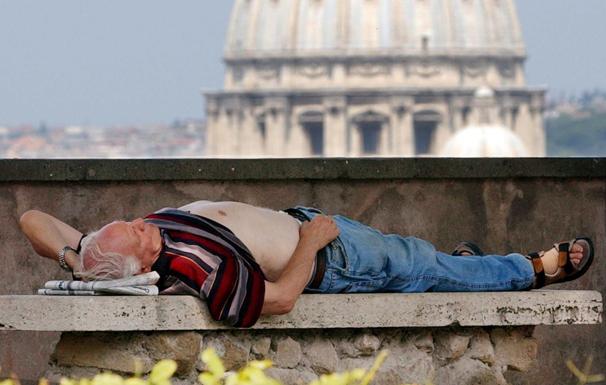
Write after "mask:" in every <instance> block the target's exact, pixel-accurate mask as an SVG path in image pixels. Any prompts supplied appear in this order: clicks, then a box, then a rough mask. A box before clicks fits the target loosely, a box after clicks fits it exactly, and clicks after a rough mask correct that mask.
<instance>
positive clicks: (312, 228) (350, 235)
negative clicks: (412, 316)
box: [20, 201, 593, 326]
mask: <svg viewBox="0 0 606 385" xmlns="http://www.w3.org/2000/svg"><path fill="white" fill-rule="evenodd" d="M20 223H21V228H22V230H23V232H24V233H25V235H26V236H27V237H28V239H29V240H30V242H31V244H32V246H33V248H34V250H35V251H36V252H37V253H38V254H40V255H42V256H44V257H48V258H52V259H55V260H57V261H59V262H60V264H61V265H62V267H64V268H65V269H69V270H72V271H74V272H75V274H76V275H79V276H81V277H83V278H84V279H108V278H120V277H122V276H128V275H133V274H141V273H145V272H149V271H152V270H153V271H157V272H158V273H159V274H160V276H161V279H160V282H159V283H158V286H159V287H160V290H161V293H163V294H177V293H179V294H182V293H186V294H191V295H197V296H200V297H202V298H203V299H205V300H206V301H207V302H208V306H209V310H210V313H211V315H212V316H213V317H214V318H215V319H217V320H220V321H225V322H227V323H229V324H230V325H234V326H251V325H253V324H254V323H255V322H256V320H257V319H258V317H259V316H260V315H261V314H285V313H288V312H290V311H291V310H292V308H293V306H294V305H295V302H296V300H297V298H298V296H299V295H300V294H301V293H302V292H303V291H304V290H305V291H306V292H314V293H335V292H377V291H387V292H422V291H503V290H527V289H530V288H533V287H542V286H543V285H546V284H551V283H557V282H563V281H568V280H571V279H575V278H578V277H579V276H581V275H582V274H584V273H585V272H586V271H587V269H588V268H589V265H590V264H591V262H592V260H593V245H592V243H591V240H589V239H588V238H577V239H574V240H572V241H570V242H566V243H561V244H559V245H556V247H554V248H552V249H550V250H548V251H546V252H545V253H542V252H541V253H540V254H531V255H530V256H522V255H520V254H510V255H507V256H499V255H487V256H451V255H447V254H445V253H441V252H438V251H436V250H435V248H434V247H433V246H432V245H431V244H430V243H428V242H426V241H423V240H421V239H418V238H414V237H403V236H399V235H394V234H389V235H384V234H382V233H380V232H379V231H377V230H375V229H372V228H370V227H368V226H365V225H363V224H361V223H359V222H356V221H353V220H351V219H348V218H346V217H343V216H340V215H335V216H332V217H329V216H325V215H323V214H322V213H321V212H320V211H319V210H317V209H313V208H306V207H296V208H292V209H287V210H286V212H283V211H274V210H270V209H266V208H260V207H255V206H252V205H248V204H245V203H239V202H210V201H197V202H193V203H190V204H188V205H185V206H182V207H180V208H179V209H163V210H160V211H158V212H156V213H154V214H150V215H148V216H147V217H145V218H144V219H143V218H137V219H135V220H133V221H131V222H125V221H115V222H112V223H110V224H108V225H105V226H104V227H103V228H101V229H100V230H99V231H97V232H93V233H90V234H89V235H87V236H86V237H83V234H82V233H81V232H79V231H78V230H76V229H74V228H72V227H71V226H69V225H67V224H65V223H63V222H61V221H60V220H58V219H56V218H54V217H52V216H50V215H48V214H45V213H43V212H40V211H36V210H30V211H28V212H26V213H24V214H23V215H22V217H21V221H20ZM80 247H81V251H80V253H77V252H76V250H79V249H80Z"/></svg>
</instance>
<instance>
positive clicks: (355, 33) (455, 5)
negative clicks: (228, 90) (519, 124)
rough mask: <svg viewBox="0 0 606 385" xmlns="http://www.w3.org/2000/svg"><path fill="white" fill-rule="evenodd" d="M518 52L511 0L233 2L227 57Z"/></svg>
mask: <svg viewBox="0 0 606 385" xmlns="http://www.w3.org/2000/svg"><path fill="white" fill-rule="evenodd" d="M419 53H424V54H435V55H446V54H448V55H459V56H461V55H483V56H486V55H496V56H500V55H504V56H511V55H517V56H524V55H525V47H524V42H523V38H522V33H521V28H520V23H519V20H518V17H517V11H516V9H515V3H514V0H236V1H235V5H234V8H233V11H232V15H231V21H230V26H229V31H228V35H227V41H226V46H225V57H226V59H228V60H229V59H232V60H233V59H238V58H247V59H250V58H259V57H288V58H292V57H306V56H312V57H314V56H320V57H321V56H332V57H334V56H343V55H345V56H360V55H379V56H406V55H415V54H419Z"/></svg>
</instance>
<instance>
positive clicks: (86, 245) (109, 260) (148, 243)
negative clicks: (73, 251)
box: [76, 218, 162, 280]
mask: <svg viewBox="0 0 606 385" xmlns="http://www.w3.org/2000/svg"><path fill="white" fill-rule="evenodd" d="M161 247H162V243H161V239H160V231H159V229H158V228H157V227H156V226H154V225H151V224H148V223H145V222H144V221H143V220H142V219H141V218H138V219H135V220H133V221H132V222H125V221H115V222H112V223H110V224H107V225H105V226H103V227H102V228H101V229H100V230H98V231H95V232H92V233H90V234H89V235H87V236H86V237H85V238H84V239H83V240H82V250H81V252H80V255H81V258H80V262H81V263H80V267H79V268H78V269H77V272H76V275H78V276H80V277H81V278H82V279H85V280H94V279H97V280H99V279H117V278H123V277H128V276H132V275H136V274H142V273H147V272H149V271H151V266H152V265H153V263H154V262H155V260H156V259H157V257H158V255H159V253H160V250H161Z"/></svg>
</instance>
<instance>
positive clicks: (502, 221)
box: [0, 159, 606, 384]
mask: <svg viewBox="0 0 606 385" xmlns="http://www.w3.org/2000/svg"><path fill="white" fill-rule="evenodd" d="M197 199H209V200H238V201H244V202H248V203H251V204H255V205H261V206H266V207H271V208H275V209H280V208H284V207H289V206H292V205H296V204H303V205H310V206H317V207H321V208H323V209H324V210H325V211H326V212H327V213H329V214H332V213H340V214H345V215H348V216H350V217H352V218H354V219H357V220H360V221H362V222H365V223H367V224H370V225H372V226H375V227H377V228H379V229H380V230H382V231H385V232H395V233H401V234H414V235H416V236H419V237H421V238H425V239H428V240H430V241H432V242H433V243H435V244H436V246H437V247H438V248H439V249H442V250H446V251H448V250H450V248H452V246H453V245H454V244H455V243H456V242H457V241H459V240H461V239H469V240H475V241H476V242H478V243H479V244H480V245H481V246H482V247H483V248H484V249H486V250H488V251H494V252H500V253H505V252H509V251H513V250H515V251H521V252H529V251H534V250H539V249H542V248H545V247H546V246H549V245H550V244H551V243H552V242H553V241H556V240H562V239H568V238H570V237H572V236H575V235H588V236H591V237H592V238H593V239H594V240H595V241H596V247H597V255H598V260H597V262H596V264H595V266H594V267H593V268H592V269H591V271H590V272H589V273H588V274H587V275H586V276H584V277H583V278H582V279H579V280H577V281H575V282H571V283H568V284H564V285H561V287H562V288H570V289H573V288H574V289H595V290H600V291H601V292H602V294H605V293H606V283H605V282H606V264H604V263H603V261H602V259H600V258H602V257H604V255H606V252H605V251H606V243H605V242H604V239H606V161H605V160H604V159H561V160H557V159H520V160H515V159H513V160H499V159H492V160H460V159H459V160H453V159H387V160H372V159H366V160H340V159H334V160H257V161H250V160H242V161H233V160H213V161H211V160H166V161H159V160H157V161H152V160H133V161H95V160H82V161H67V160H66V161H8V160H6V161H5V160H0V213H1V214H2V215H1V216H0V228H2V232H1V233H0V237H1V238H2V242H3V250H4V254H3V257H2V259H0V278H1V279H0V294H31V293H33V292H34V290H35V289H36V288H38V287H39V286H40V285H41V284H42V283H43V282H44V281H46V280H48V279H51V278H67V276H66V275H65V274H64V273H63V272H62V271H61V270H60V269H59V267H58V266H56V264H55V263H52V262H51V261H47V260H43V259H41V258H38V257H36V256H34V252H33V250H32V249H31V247H30V246H29V245H28V244H27V242H26V240H25V238H24V237H23V236H22V235H21V233H20V231H19V229H18V219H19V216H20V214H21V213H23V212H24V211H26V210H28V209H32V208H38V209H41V210H44V211H46V212H49V213H50V214H52V215H55V216H57V217H59V218H62V219H63V220H65V221H66V222H68V223H71V224H73V225H74V226H75V227H77V228H79V229H82V230H84V231H89V230H91V229H94V228H97V227H99V226H100V225H102V224H104V223H106V222H109V221H111V220H114V219H115V218H125V219H131V218H134V217H136V216H141V215H145V214H147V213H149V212H151V211H153V210H155V209H157V208H160V207H165V206H178V205H181V204H185V203H187V202H190V201H192V200H197ZM535 336H536V338H537V339H538V341H540V350H539V356H538V360H539V363H540V364H545V365H549V367H550V371H549V372H548V373H545V372H544V371H542V370H541V368H540V365H539V366H536V367H534V368H531V369H530V374H529V375H527V376H525V377H523V378H515V379H514V380H512V381H516V382H515V383H526V382H528V383H533V384H538V383H543V382H544V383H572V377H570V374H569V373H568V371H567V369H566V368H565V365H564V360H565V359H567V358H574V359H576V360H577V362H580V361H583V360H584V359H585V358H586V357H588V356H589V355H590V354H593V355H594V357H595V363H594V367H596V368H606V356H605V355H604V352H605V351H606V327H605V326H604V325H596V326H569V327H568V326H566V327H560V326H558V327H538V328H537V329H536V331H535ZM58 338H59V335H58V334H57V333H41V332H10V333H7V332H0V365H1V366H2V367H3V368H5V369H9V370H14V371H16V372H17V373H18V374H19V375H20V376H21V377H22V378H26V379H34V378H36V377H37V376H39V375H40V374H42V373H43V372H44V371H45V370H46V367H45V366H46V362H47V361H48V358H49V356H50V354H51V352H52V351H53V345H54V344H55V343H56V341H58ZM434 369H435V368H434ZM436 370H437V369H436Z"/></svg>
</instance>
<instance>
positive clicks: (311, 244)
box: [262, 215, 339, 314]
mask: <svg viewBox="0 0 606 385" xmlns="http://www.w3.org/2000/svg"><path fill="white" fill-rule="evenodd" d="M338 235H339V229H338V228H337V225H336V224H335V221H334V220H333V219H332V218H331V217H327V216H325V215H318V216H316V217H314V218H313V219H312V220H311V221H310V222H303V224H302V225H301V228H300V229H299V243H298V244H297V247H296V249H295V251H294V253H293V255H292V257H291V258H290V261H288V264H287V265H286V268H285V269H284V271H283V272H282V275H281V276H280V278H278V280H277V281H276V282H267V281H266V282H265V298H264V303H263V310H262V314H286V313H288V312H290V311H291V310H292V309H293V307H294V306H295V302H297V298H298V297H299V295H301V292H302V291H303V289H304V288H305V285H306V284H307V281H308V280H309V275H310V272H311V268H312V266H313V262H314V260H315V258H316V253H317V252H318V250H320V249H321V248H323V247H324V246H326V245H327V244H329V243H330V242H331V241H333V240H334V239H335V238H336V237H337V236H338Z"/></svg>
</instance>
